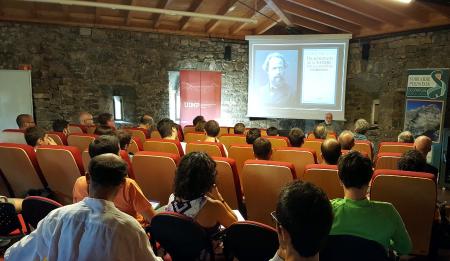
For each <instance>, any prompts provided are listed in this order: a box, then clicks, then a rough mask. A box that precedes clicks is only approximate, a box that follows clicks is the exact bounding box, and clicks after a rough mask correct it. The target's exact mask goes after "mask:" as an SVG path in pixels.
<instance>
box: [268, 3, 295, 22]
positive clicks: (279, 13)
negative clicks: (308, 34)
mask: <svg viewBox="0 0 450 261" xmlns="http://www.w3.org/2000/svg"><path fill="white" fill-rule="evenodd" d="M264 1H265V2H266V4H267V6H268V7H269V8H270V9H272V11H273V12H274V13H275V14H276V15H277V16H278V17H279V18H280V19H281V21H283V23H285V24H286V26H292V25H293V24H292V22H291V20H290V19H289V18H290V16H288V15H286V14H285V13H284V11H283V10H282V9H281V8H280V7H279V6H278V5H277V3H276V2H275V1H274V0H264Z"/></svg>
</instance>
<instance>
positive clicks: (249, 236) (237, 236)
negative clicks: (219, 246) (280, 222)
mask: <svg viewBox="0 0 450 261" xmlns="http://www.w3.org/2000/svg"><path fill="white" fill-rule="evenodd" d="M223 245H224V255H225V257H226V260H233V258H236V259H237V260H239V261H253V260H269V259H271V258H272V257H273V255H274V253H275V252H276V251H277V249H278V245H279V244H278V234H277V231H276V230H275V229H274V228H272V227H270V226H267V225H264V224H262V223H258V222H253V221H243V222H236V223H234V224H232V225H231V226H230V227H228V228H227V229H226V230H225V240H224V242H223Z"/></svg>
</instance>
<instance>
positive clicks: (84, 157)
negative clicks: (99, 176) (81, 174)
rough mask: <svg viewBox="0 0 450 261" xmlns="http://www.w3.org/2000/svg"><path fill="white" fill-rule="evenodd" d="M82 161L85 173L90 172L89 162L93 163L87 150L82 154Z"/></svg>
mask: <svg viewBox="0 0 450 261" xmlns="http://www.w3.org/2000/svg"><path fill="white" fill-rule="evenodd" d="M81 161H82V162H83V168H84V170H85V171H88V170H89V162H90V161H91V155H89V151H88V150H87V149H86V150H84V151H83V152H81Z"/></svg>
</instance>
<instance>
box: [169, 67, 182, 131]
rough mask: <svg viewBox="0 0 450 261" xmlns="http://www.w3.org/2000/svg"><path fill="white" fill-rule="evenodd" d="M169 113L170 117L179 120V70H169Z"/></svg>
mask: <svg viewBox="0 0 450 261" xmlns="http://www.w3.org/2000/svg"><path fill="white" fill-rule="evenodd" d="M169 113H170V118H171V119H173V120H175V122H177V123H179V122H180V72H178V71H169Z"/></svg>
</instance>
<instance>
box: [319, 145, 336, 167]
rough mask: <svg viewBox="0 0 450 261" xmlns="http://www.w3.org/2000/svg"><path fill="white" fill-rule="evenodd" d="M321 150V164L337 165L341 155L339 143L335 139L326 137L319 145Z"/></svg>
mask: <svg viewBox="0 0 450 261" xmlns="http://www.w3.org/2000/svg"><path fill="white" fill-rule="evenodd" d="M320 150H321V152H322V159H323V164H326V165H337V163H338V160H339V157H340V156H341V144H339V142H337V140H335V139H326V140H324V141H323V142H322V145H321V146H320Z"/></svg>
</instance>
